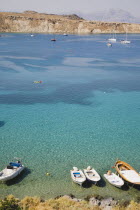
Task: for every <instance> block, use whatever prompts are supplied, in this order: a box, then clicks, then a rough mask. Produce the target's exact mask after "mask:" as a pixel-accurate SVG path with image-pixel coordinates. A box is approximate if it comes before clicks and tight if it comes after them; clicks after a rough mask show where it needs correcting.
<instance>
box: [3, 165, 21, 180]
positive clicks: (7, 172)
mask: <svg viewBox="0 0 140 210" xmlns="http://www.w3.org/2000/svg"><path fill="white" fill-rule="evenodd" d="M24 168H25V167H24V166H23V165H22V164H21V162H20V161H16V162H10V163H9V165H8V166H7V167H6V168H5V169H3V170H2V171H1V172H0V181H2V182H5V181H8V180H11V179H13V178H15V177H16V176H18V175H19V174H20V173H21V172H22V171H23V170H24Z"/></svg>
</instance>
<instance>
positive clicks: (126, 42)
mask: <svg viewBox="0 0 140 210" xmlns="http://www.w3.org/2000/svg"><path fill="white" fill-rule="evenodd" d="M130 43H131V41H128V40H121V44H130Z"/></svg>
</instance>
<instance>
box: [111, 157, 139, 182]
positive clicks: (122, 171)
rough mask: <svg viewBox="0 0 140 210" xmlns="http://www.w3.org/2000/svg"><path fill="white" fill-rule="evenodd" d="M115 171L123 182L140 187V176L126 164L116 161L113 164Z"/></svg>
mask: <svg viewBox="0 0 140 210" xmlns="http://www.w3.org/2000/svg"><path fill="white" fill-rule="evenodd" d="M115 169H116V171H117V172H118V174H119V175H120V176H121V177H122V178H123V179H124V180H125V181H127V182H130V183H131V184H135V185H140V174H139V173H138V172H137V171H136V170H135V169H134V168H133V167H132V166H130V165H129V164H128V163H126V162H124V161H121V160H118V161H116V163H115Z"/></svg>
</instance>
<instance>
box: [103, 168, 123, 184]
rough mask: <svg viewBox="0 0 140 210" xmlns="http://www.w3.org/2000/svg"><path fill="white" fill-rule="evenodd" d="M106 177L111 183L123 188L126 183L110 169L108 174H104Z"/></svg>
mask: <svg viewBox="0 0 140 210" xmlns="http://www.w3.org/2000/svg"><path fill="white" fill-rule="evenodd" d="M104 177H105V179H106V180H107V181H108V182H109V183H110V184H112V185H114V186H115V187H118V188H121V187H122V186H123V185H124V181H123V179H122V178H121V177H119V176H118V175H116V174H115V173H112V172H111V171H108V172H107V173H106V174H104Z"/></svg>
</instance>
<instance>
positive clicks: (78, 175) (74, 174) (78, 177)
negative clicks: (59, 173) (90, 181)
mask: <svg viewBox="0 0 140 210" xmlns="http://www.w3.org/2000/svg"><path fill="white" fill-rule="evenodd" d="M70 174H71V178H72V180H73V181H74V182H75V183H77V184H79V185H82V184H83V183H84V182H85V181H86V177H85V175H84V173H83V171H82V170H79V169H78V168H77V167H73V170H70Z"/></svg>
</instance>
